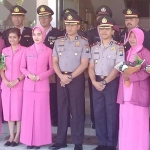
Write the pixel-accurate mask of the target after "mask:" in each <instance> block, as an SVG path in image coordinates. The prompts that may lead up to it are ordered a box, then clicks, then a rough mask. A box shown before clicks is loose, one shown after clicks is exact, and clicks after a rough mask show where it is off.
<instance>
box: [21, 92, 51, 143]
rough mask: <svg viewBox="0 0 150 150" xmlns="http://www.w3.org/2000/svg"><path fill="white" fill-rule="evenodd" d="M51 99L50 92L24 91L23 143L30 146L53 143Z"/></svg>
mask: <svg viewBox="0 0 150 150" xmlns="http://www.w3.org/2000/svg"><path fill="white" fill-rule="evenodd" d="M49 101H50V100H49V92H41V93H38V92H27V91H24V95H23V110H22V123H21V135H20V142H21V143H23V144H25V145H29V146H31V145H33V146H42V145H47V144H51V143H52V133H51V119H50V104H49Z"/></svg>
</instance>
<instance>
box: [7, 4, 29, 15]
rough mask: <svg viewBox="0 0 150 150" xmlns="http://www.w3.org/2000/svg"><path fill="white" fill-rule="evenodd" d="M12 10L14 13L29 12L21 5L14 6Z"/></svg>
mask: <svg viewBox="0 0 150 150" xmlns="http://www.w3.org/2000/svg"><path fill="white" fill-rule="evenodd" d="M10 12H11V14H12V15H25V14H26V13H27V11H26V10H25V9H24V8H23V7H21V6H19V5H14V6H12V7H11V8H10Z"/></svg>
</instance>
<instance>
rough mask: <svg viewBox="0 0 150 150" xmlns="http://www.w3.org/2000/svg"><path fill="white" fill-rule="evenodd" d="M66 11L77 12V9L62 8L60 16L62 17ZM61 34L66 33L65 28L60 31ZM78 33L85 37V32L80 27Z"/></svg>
mask: <svg viewBox="0 0 150 150" xmlns="http://www.w3.org/2000/svg"><path fill="white" fill-rule="evenodd" d="M68 12H72V13H75V14H78V13H77V11H75V10H74V9H71V8H67V9H64V10H63V11H62V13H61V16H62V17H64V15H65V14H66V13H68ZM62 34H63V36H65V34H66V29H64V30H63V31H62ZM78 35H80V36H83V37H86V33H85V32H84V31H83V30H81V29H80V30H78Z"/></svg>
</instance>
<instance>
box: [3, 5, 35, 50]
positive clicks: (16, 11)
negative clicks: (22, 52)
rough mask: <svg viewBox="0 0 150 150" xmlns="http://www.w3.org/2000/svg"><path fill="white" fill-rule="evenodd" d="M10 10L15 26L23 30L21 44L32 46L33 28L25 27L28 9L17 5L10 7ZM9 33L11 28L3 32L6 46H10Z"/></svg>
mask: <svg viewBox="0 0 150 150" xmlns="http://www.w3.org/2000/svg"><path fill="white" fill-rule="evenodd" d="M10 12H11V19H12V22H13V25H14V27H15V28H18V29H20V32H21V39H20V45H22V46H25V47H29V46H31V45H32V44H33V39H32V29H31V28H29V27H24V25H23V21H24V18H25V13H27V11H26V10H25V9H24V8H23V7H21V6H19V5H15V6H13V7H12V8H11V9H10ZM8 33H9V29H7V30H5V31H4V32H3V34H2V38H3V40H4V41H5V45H6V47H8V46H10V43H9V41H8Z"/></svg>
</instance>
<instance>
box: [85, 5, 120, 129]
mask: <svg viewBox="0 0 150 150" xmlns="http://www.w3.org/2000/svg"><path fill="white" fill-rule="evenodd" d="M96 15H97V19H98V18H99V17H100V16H102V15H108V16H110V17H112V11H111V9H110V8H109V7H108V6H106V5H102V6H99V7H98V8H97V10H96ZM115 27H116V25H115ZM87 38H88V42H89V45H92V44H94V43H96V42H100V36H99V33H98V28H97V27H95V28H94V29H91V30H89V31H87ZM113 39H114V40H116V41H119V31H118V30H115V32H114V35H113ZM88 83H89V93H90V106H91V121H92V124H91V127H92V128H93V129H94V128H95V119H94V112H93V100H92V83H91V81H90V79H89V82H88Z"/></svg>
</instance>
